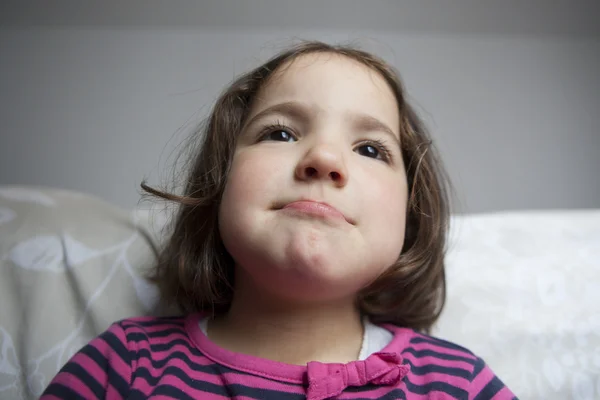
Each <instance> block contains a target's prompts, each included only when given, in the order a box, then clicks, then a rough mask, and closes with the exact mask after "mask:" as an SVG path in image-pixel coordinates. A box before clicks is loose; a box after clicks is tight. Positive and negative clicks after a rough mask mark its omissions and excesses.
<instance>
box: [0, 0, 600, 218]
mask: <svg viewBox="0 0 600 400" xmlns="http://www.w3.org/2000/svg"><path fill="white" fill-rule="evenodd" d="M75 3H78V4H79V5H78V6H77V7H74V6H73V5H74V4H75ZM151 3H152V2H145V4H147V5H148V4H149V6H147V7H141V6H140V4H137V5H138V6H140V8H139V9H137V10H136V9H135V8H133V7H134V2H131V3H129V2H128V4H129V6H119V5H118V3H112V2H111V3H105V4H107V5H106V6H105V7H100V8H98V7H99V6H98V3H95V2H90V3H87V2H84V3H81V2H72V3H67V2H59V3H56V4H58V5H57V6H56V7H54V8H52V9H47V10H43V9H40V8H39V7H38V8H32V7H26V6H19V5H15V4H10V3H8V4H10V5H9V6H7V5H2V7H3V8H4V9H0V15H3V16H2V17H0V23H1V29H0V120H1V121H2V126H1V129H0V132H1V133H0V184H7V183H24V184H36V185H45V186H54V187H62V188H68V189H75V190H81V191H85V192H89V193H92V194H95V195H98V196H100V197H103V198H105V199H107V200H109V201H111V202H113V203H116V204H119V205H122V206H125V207H131V206H134V205H135V204H136V203H137V202H138V199H139V190H138V187H139V183H140V181H141V180H142V179H143V178H144V177H148V178H149V180H150V183H154V184H156V183H160V182H162V180H163V179H165V178H168V177H169V174H170V172H171V171H170V169H169V168H170V167H171V166H172V162H173V161H174V153H173V151H174V150H175V149H176V147H177V146H178V145H179V144H180V143H181V142H182V141H183V140H184V139H185V138H186V136H187V135H188V134H189V132H190V130H191V129H192V128H193V126H194V125H195V124H196V123H198V122H199V121H200V120H201V119H202V118H203V117H205V116H206V112H207V110H208V108H209V107H210V105H211V104H212V102H213V101H214V99H215V97H216V96H217V95H218V93H219V92H220V90H221V89H222V88H223V87H224V86H225V85H226V84H227V83H228V82H229V81H231V79H232V78H233V77H234V76H235V75H236V74H239V73H241V72H242V71H245V70H246V69H247V68H249V67H252V66H255V65H257V64H258V63H259V62H260V61H263V60H265V59H266V58H267V57H268V56H270V55H271V54H273V53H274V52H276V51H277V50H279V49H281V48H282V47H284V46H285V45H286V44H289V43H291V42H292V40H293V39H294V38H296V37H300V38H307V39H321V40H326V41H333V42H337V41H348V40H354V41H356V42H358V43H361V44H362V45H363V47H365V48H366V49H368V50H373V51H375V52H377V53H378V54H380V55H381V56H383V57H384V58H386V59H387V60H388V61H390V62H392V63H393V64H394V65H395V66H396V67H397V68H398V69H399V70H400V72H401V74H402V77H403V79H404V81H405V83H406V86H407V89H408V91H409V93H410V95H411V97H412V98H413V100H414V102H415V104H416V105H417V106H418V108H419V109H420V110H421V113H422V116H423V117H424V119H425V120H426V122H427V123H428V125H429V127H430V129H431V130H432V133H433V135H434V138H435V140H436V142H437V144H438V146H439V148H440V150H441V152H442V155H443V157H444V159H445V161H446V165H447V168H448V170H449V172H450V175H451V177H452V179H453V180H454V184H455V187H456V190H457V194H458V196H457V206H456V209H457V210H459V211H466V212H483V211H497V210H511V209H548V208H588V207H600V179H599V178H598V175H599V174H600V155H599V153H600V128H599V126H600V78H599V77H598V71H600V27H599V26H598V25H600V24H598V23H597V22H595V23H594V21H598V20H600V13H599V12H598V9H599V7H597V6H595V5H593V4H594V3H593V2H585V3H584V2H582V3H581V4H580V5H579V6H577V7H576V6H575V5H576V4H577V2H571V3H570V4H573V7H570V6H568V5H567V4H568V3H566V2H556V3H554V4H555V7H554V8H552V7H549V6H546V7H545V8H543V7H542V8H538V9H537V10H536V7H531V2H521V3H515V2H495V3H496V5H495V7H496V8H495V9H483V8H481V7H479V8H477V7H478V6H477V5H475V3H474V2H472V1H452V2H440V4H446V6H445V7H446V8H444V7H442V8H441V9H440V7H435V8H434V7H432V4H433V3H432V2H431V1H421V2H420V3H419V2H406V3H402V2H398V3H399V4H404V8H403V7H402V6H399V5H390V4H388V3H389V2H375V1H374V2H363V3H361V4H362V5H361V6H360V7H359V6H358V5H355V6H353V7H355V8H352V7H348V6H347V5H348V4H353V3H352V2H345V3H343V4H345V5H346V7H345V8H344V13H345V15H347V18H346V19H344V18H341V17H339V15H338V14H339V13H336V12H335V11H336V9H329V8H327V9H326V10H324V9H322V8H318V5H317V4H313V5H312V6H311V5H308V3H303V4H304V5H302V4H301V2H293V3H290V4H289V5H288V7H287V9H285V8H282V7H279V8H277V7H275V6H274V5H271V6H270V7H268V8H267V9H263V11H262V12H260V13H258V12H256V10H255V8H256V7H247V8H246V9H245V10H242V11H240V10H239V9H236V8H232V9H236V10H238V11H237V12H235V13H233V12H229V13H228V12H227V10H228V8H227V7H230V8H231V7H233V3H232V1H225V2H214V3H212V4H211V6H210V7H208V6H206V5H204V6H201V5H202V4H206V3H202V2H197V3H194V4H193V5H192V4H190V3H185V4H187V6H181V7H180V8H174V7H173V8H165V7H162V8H160V7H161V6H160V4H159V3H154V6H155V8H154V10H155V12H148V10H152V9H153V8H152V4H151ZM163 3H165V2H163ZM262 3H263V4H264V3H268V2H262ZM499 3H503V4H505V5H504V6H499V5H498V4H499ZM525 3H528V4H529V6H528V7H525V8H523V7H521V8H519V7H516V4H525ZM537 3H538V5H541V3H540V2H537ZM61 4H62V8H61ZM81 4H83V5H81ZM86 4H87V5H86ZM169 4H172V3H169ZM239 4H242V3H239ZM244 4H248V3H244ZM273 4H277V3H273ZM365 4H370V6H369V8H366V7H367V6H366V5H365ZM448 4H451V5H452V7H449V6H448ZM543 4H545V5H548V4H549V2H544V3H543ZM589 4H592V5H591V6H590V5H589ZM596 4H598V3H597V2H596ZM67 5H69V7H67ZM119 7H122V8H121V9H119ZM123 7H130V8H128V9H124V8H123ZM186 7H187V8H186ZM311 7H312V8H311ZM361 7H362V8H361ZM561 7H562V8H561ZM585 7H587V8H585ZM540 9H543V10H544V11H543V12H542V15H541V16H540V11H539V10H540ZM107 10H108V11H107ZM173 10H177V11H173ZM253 10H254V11H253ZM338 10H341V8H340V9H338ZM100 11H102V12H100ZM287 12H290V13H291V14H286V13H287ZM161 13H162V14H161ZM544 13H545V14H544ZM161 15H162V16H163V18H161ZM286 15H289V16H293V17H291V18H288V20H289V21H288V20H286V19H285V18H286ZM394 15H395V16H397V18H393V16H394ZM194 16H197V18H194ZM328 16H329V17H328ZM336 16H337V17H336ZM328 18H329V19H328ZM399 19H402V21H403V22H405V23H404V24H403V23H398V20H399Z"/></svg>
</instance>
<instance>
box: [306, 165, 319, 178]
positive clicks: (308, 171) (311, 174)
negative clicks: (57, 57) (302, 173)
mask: <svg viewBox="0 0 600 400" xmlns="http://www.w3.org/2000/svg"><path fill="white" fill-rule="evenodd" d="M315 175H317V170H316V169H314V168H313V167H308V168H306V176H307V177H309V178H312V177H314V176H315Z"/></svg>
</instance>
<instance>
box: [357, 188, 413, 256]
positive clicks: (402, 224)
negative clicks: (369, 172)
mask: <svg viewBox="0 0 600 400" xmlns="http://www.w3.org/2000/svg"><path fill="white" fill-rule="evenodd" d="M367 192H368V195H367V196H368V197H367V199H368V203H369V204H366V205H365V209H368V210H370V212H369V213H368V217H369V220H368V222H369V231H370V233H371V237H372V240H374V241H373V245H374V246H375V247H376V248H379V249H380V250H381V251H388V250H389V251H390V252H392V253H394V254H396V256H397V255H398V254H399V253H400V250H401V248H402V243H403V242H404V234H405V229H406V209H407V199H408V193H407V192H408V189H407V184H406V180H405V179H402V178H400V179H398V178H397V177H392V178H389V179H382V180H380V181H378V183H377V184H375V185H373V186H372V190H369V191H367Z"/></svg>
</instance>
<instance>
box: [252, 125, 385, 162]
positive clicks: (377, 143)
mask: <svg viewBox="0 0 600 400" xmlns="http://www.w3.org/2000/svg"><path fill="white" fill-rule="evenodd" d="M277 130H282V131H286V132H288V133H289V134H290V135H291V136H293V137H294V138H295V139H296V140H298V137H297V135H296V134H295V133H294V130H293V129H291V128H290V127H289V126H287V125H285V124H283V123H281V122H279V121H277V122H275V123H274V124H271V125H267V126H265V128H264V129H262V130H261V131H260V134H259V139H260V141H263V140H265V137H266V136H267V135H269V134H271V133H273V132H274V131H277ZM359 146H373V147H374V148H376V149H377V151H379V154H380V155H381V160H382V161H385V162H386V163H389V162H391V160H392V152H391V151H390V150H389V148H388V146H387V144H386V143H385V141H383V140H381V139H369V140H366V141H364V142H361V143H359Z"/></svg>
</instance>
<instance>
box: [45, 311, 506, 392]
mask: <svg viewBox="0 0 600 400" xmlns="http://www.w3.org/2000/svg"><path fill="white" fill-rule="evenodd" d="M200 319H201V315H199V314H193V315H190V316H188V317H172V318H156V317H139V318H130V319H126V320H123V321H120V322H117V323H115V324H113V325H112V326H111V327H110V328H109V329H108V330H107V331H105V332H104V333H103V334H101V335H100V336H98V337H97V338H95V339H94V340H92V341H91V342H90V343H89V344H87V345H86V346H84V347H83V348H82V349H81V350H80V351H79V352H78V353H76V354H75V355H74V356H73V357H72V358H71V359H70V360H69V361H68V362H67V364H66V365H65V366H64V367H63V368H62V369H61V370H60V372H59V373H58V374H57V376H56V377H55V378H54V379H53V380H52V382H50V385H49V386H48V387H47V388H46V390H45V392H44V394H43V395H42V397H41V399H42V400H50V399H125V398H127V399H147V398H152V399H207V400H211V399H227V398H232V399H278V400H300V399H308V400H322V399H330V398H334V399H406V400H411V399H436V400H441V399H465V400H470V399H473V400H484V399H496V400H501V399H515V398H516V397H515V396H514V395H513V394H512V393H511V392H510V390H509V389H508V388H507V387H506V386H505V385H504V384H503V383H502V382H501V381H500V379H498V377H496V376H495V375H494V373H493V372H492V371H491V370H490V369H489V368H488V367H487V366H486V365H485V363H484V362H483V361H482V360H481V359H480V358H479V357H477V356H476V355H474V354H473V353H471V352H470V351H469V350H467V349H464V348H462V347H460V346H457V345H455V344H452V343H450V342H447V341H444V340H440V339H436V338H434V337H431V336H428V335H424V334H421V333H418V332H416V331H414V330H412V329H407V328H399V327H397V326H393V325H381V326H382V327H383V328H385V329H387V330H389V331H390V332H391V333H392V334H393V339H392V341H391V342H390V343H389V344H388V345H387V346H386V347H385V348H384V349H383V350H382V351H380V352H377V353H374V354H371V355H370V356H369V357H367V358H366V359H365V360H359V361H353V362H350V363H347V364H334V363H320V362H310V363H308V364H307V365H306V366H301V365H291V364H284V363H279V362H275V361H270V360H265V359H261V358H257V357H252V356H249V355H245V354H239V353H233V352H230V351H228V350H226V349H223V348H221V347H219V346H217V345H216V344H214V343H213V342H211V341H210V340H209V339H208V338H207V337H206V335H205V334H204V333H203V332H202V330H201V329H200V325H199V321H200Z"/></svg>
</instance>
